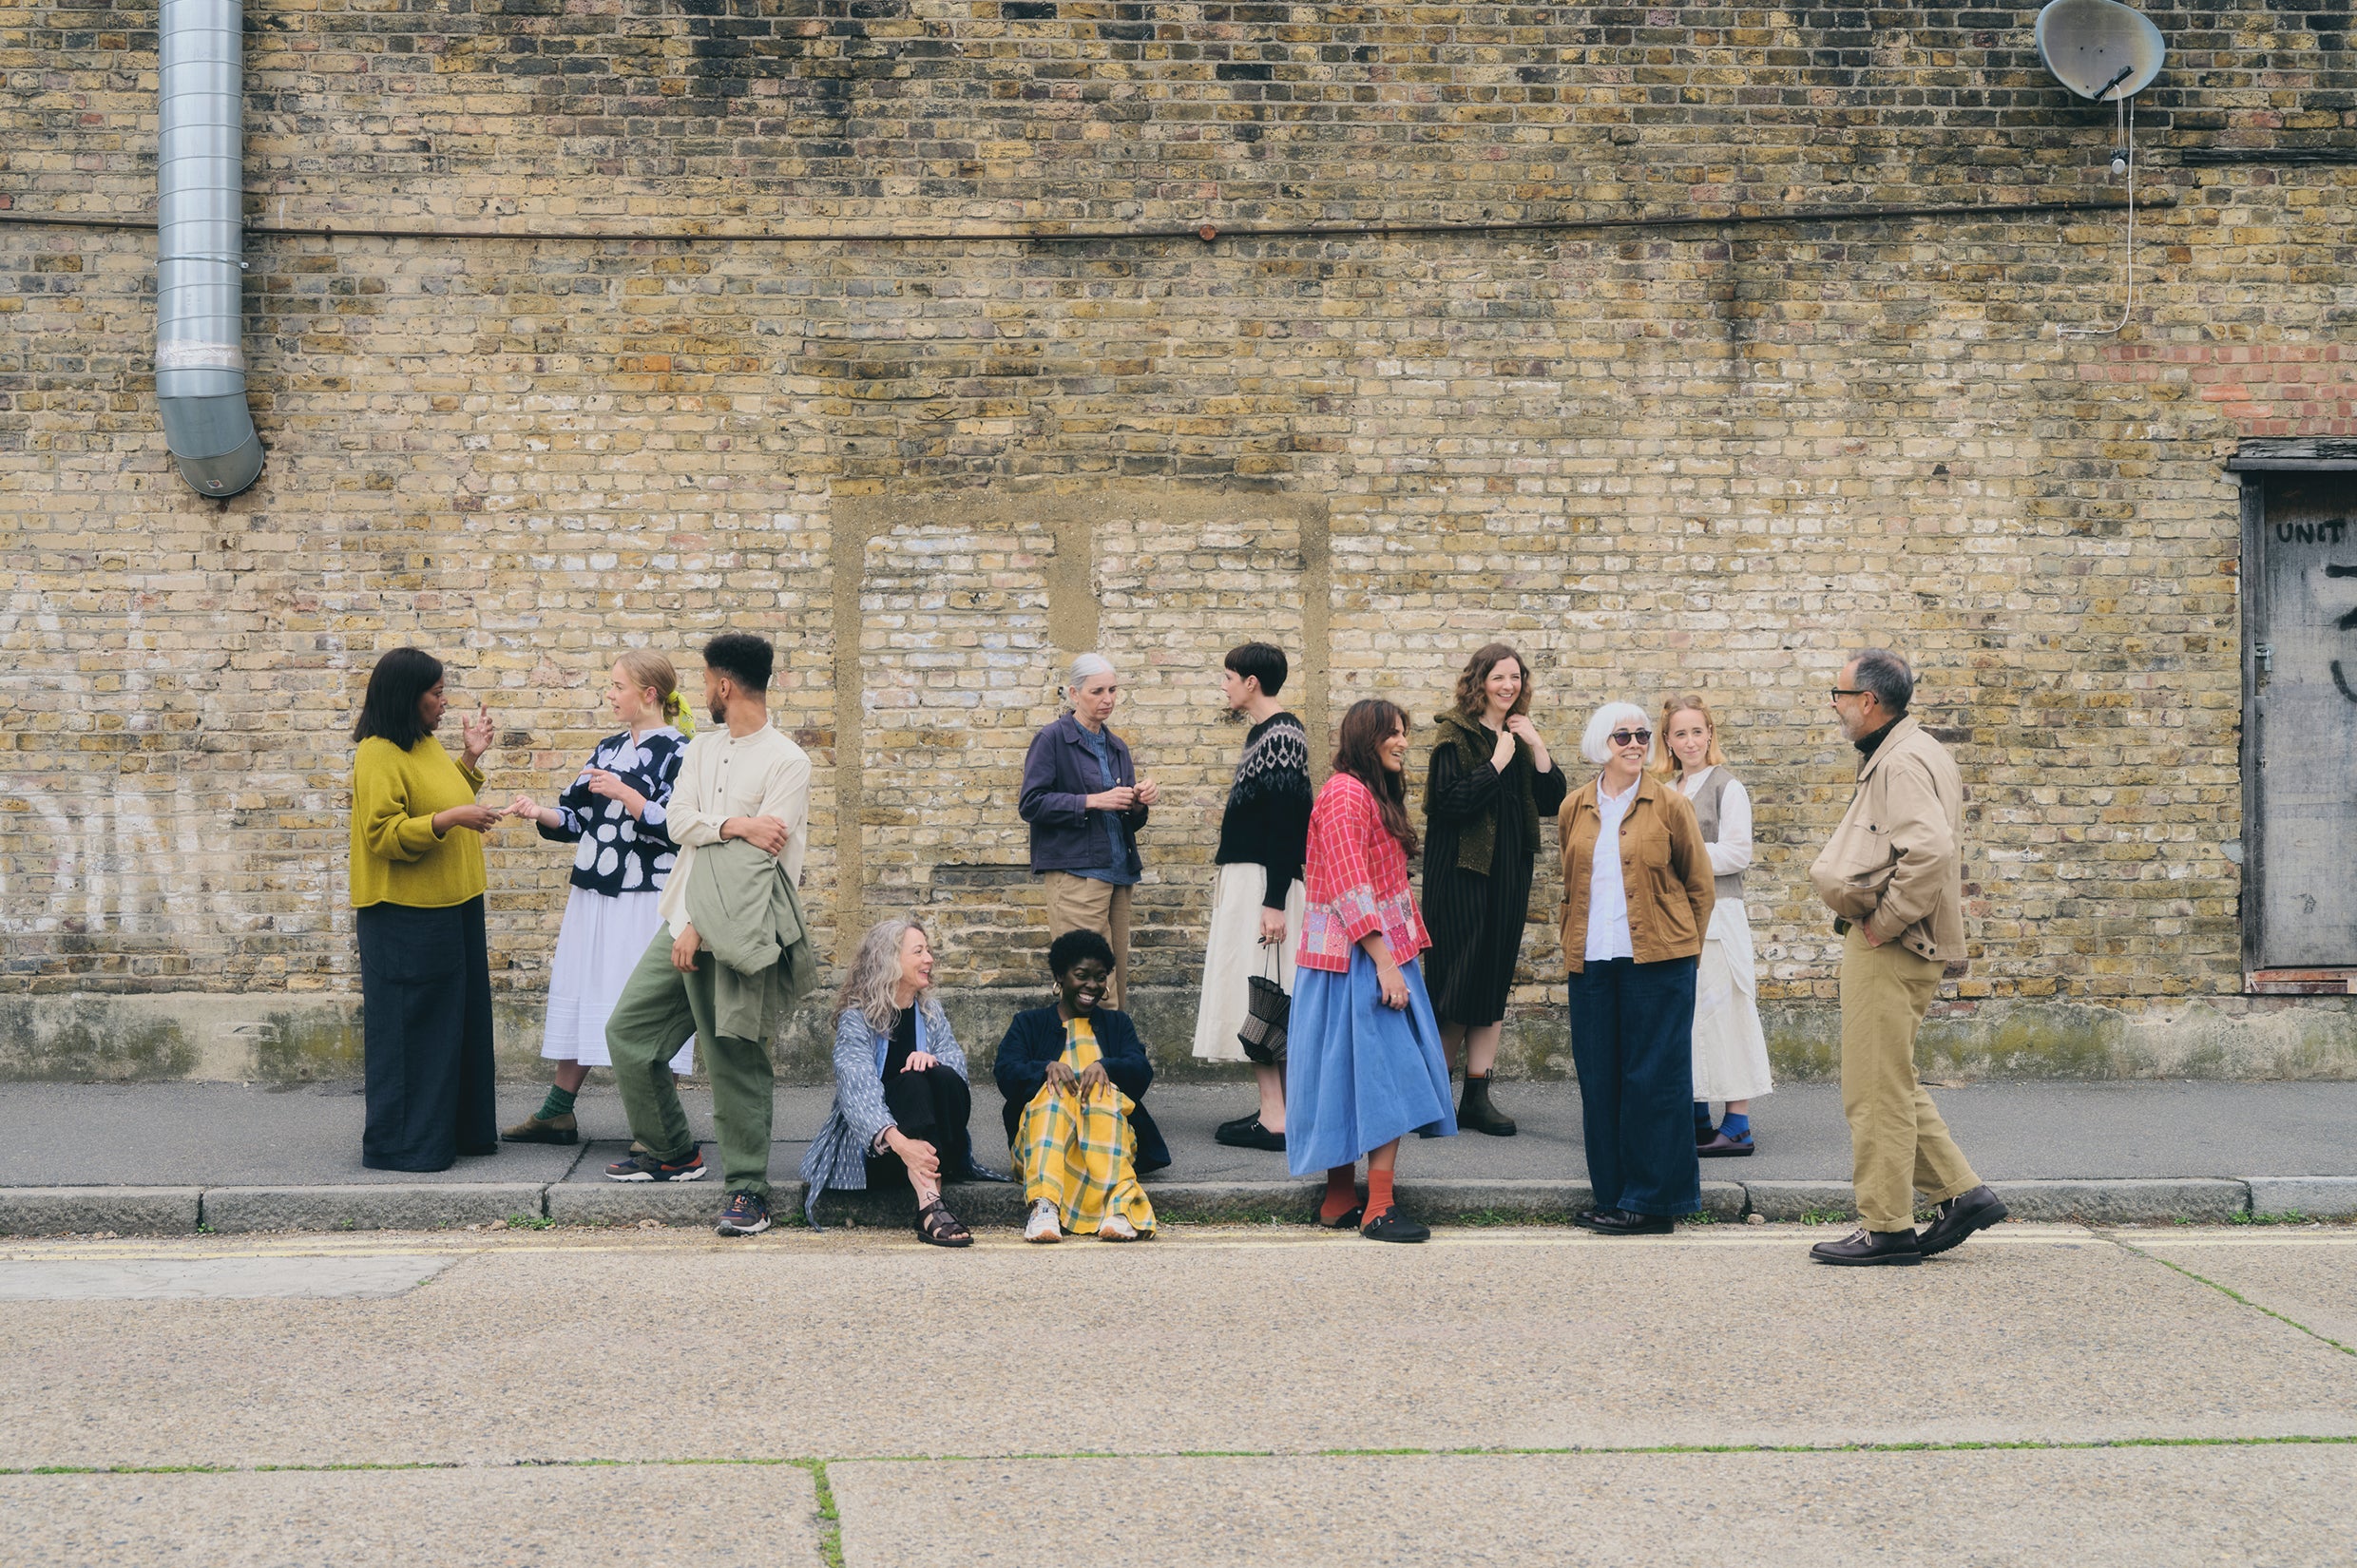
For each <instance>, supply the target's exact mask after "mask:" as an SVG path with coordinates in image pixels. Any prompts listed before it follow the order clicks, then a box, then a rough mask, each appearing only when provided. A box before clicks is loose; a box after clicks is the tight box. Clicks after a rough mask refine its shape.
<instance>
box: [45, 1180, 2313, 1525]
mask: <svg viewBox="0 0 2357 1568" xmlns="http://www.w3.org/2000/svg"><path fill="white" fill-rule="evenodd" d="M1822 1233H1823V1232H1821V1231H1812V1230H1809V1229H1806V1228H1803V1227H1799V1226H1777V1225H1770V1226H1758V1227H1736V1228H1717V1229H1704V1230H1700V1231H1687V1232H1683V1233H1680V1234H1678V1235H1677V1236H1674V1237H1665V1238H1658V1239H1655V1238H1646V1239H1640V1240H1629V1241H1605V1240H1601V1239H1598V1238H1594V1237H1590V1236H1586V1235H1584V1234H1581V1233H1570V1232H1564V1231H1559V1230H1511V1229H1506V1230H1493V1231H1465V1230H1445V1231H1443V1232H1442V1233H1441V1234H1440V1235H1439V1236H1438V1237H1437V1238H1436V1240H1435V1241H1434V1242H1433V1243H1432V1244H1430V1245H1428V1246H1427V1247H1423V1248H1386V1247H1381V1246H1378V1245H1375V1244H1372V1243H1369V1242H1365V1241H1361V1240H1359V1239H1357V1238H1356V1237H1352V1236H1329V1235H1323V1234H1318V1233H1310V1232H1307V1231H1302V1230H1296V1229H1291V1228H1276V1229H1271V1228H1266V1227H1192V1226H1180V1227H1175V1228H1173V1229H1172V1231H1171V1232H1170V1233H1168V1234H1166V1235H1164V1236H1163V1237H1161V1238H1159V1239H1157V1240H1155V1241H1152V1242H1148V1243H1144V1244H1140V1245H1134V1246H1129V1247H1116V1246H1108V1245H1104V1244H1102V1243H1094V1242H1067V1243H1065V1244H1064V1245H1062V1246H1059V1247H1055V1248H1035V1247H1025V1245H1024V1244H1022V1243H1021V1242H1019V1241H1017V1240H1015V1239H1013V1238H1012V1237H1008V1236H1003V1235H1000V1236H988V1237H986V1238H985V1240H984V1241H983V1243H982V1244H981V1245H979V1246H977V1247H975V1248H974V1249H971V1250H969V1251H968V1252H962V1253H950V1252H940V1251H937V1250H933V1249H928V1248H922V1247H919V1246H918V1245H916V1244H915V1243H914V1242H913V1240H911V1239H909V1238H907V1237H905V1236H902V1235H899V1234H874V1233H859V1234H853V1235H842V1234H834V1235H823V1236H822V1235H813V1234H810V1233H807V1232H782V1233H772V1234H770V1235H766V1236H762V1237H758V1238H755V1239H753V1240H750V1241H745V1242H738V1243H725V1242H721V1241H719V1239H718V1238H715V1237H712V1236H709V1235H706V1234H698V1233H677V1232H639V1231H626V1232H586V1231H570V1232H567V1231H554V1232H546V1233H526V1234H516V1233H507V1234H500V1235H489V1234H480V1233H478V1234H474V1235H465V1234H461V1235H455V1236H454V1235H451V1234H449V1233H439V1234H394V1233H388V1234H383V1235H372V1236H353V1237H335V1236H308V1237H304V1236H291V1237H279V1238H261V1237H254V1238H187V1239H180V1240H148V1241H114V1242H90V1241H29V1242H15V1243H9V1244H6V1245H5V1247H0V1261H6V1262H8V1263H10V1264H14V1265H20V1266H21V1265H60V1264H74V1265H79V1266H82V1267H84V1268H95V1267H99V1266H102V1265H115V1266H126V1267H127V1266H133V1265H135V1266H136V1267H137V1268H138V1269H140V1270H142V1271H144V1272H147V1273H148V1274H149V1275H151V1276H153V1277H156V1278H163V1277H167V1276H168V1275H169V1274H170V1273H171V1272H173V1271H174V1270H175V1269H176V1268H177V1269H194V1268H196V1267H198V1266H199V1265H203V1264H217V1263H219V1262H220V1261H222V1260H224V1259H226V1260H247V1261H248V1262H250V1263H252V1264H254V1265H255V1266H257V1268H258V1270H259V1271H260V1272H257V1274H256V1276H255V1277H256V1280H257V1282H258V1284H270V1283H273V1282H274V1281H275V1282H277V1283H278V1285H282V1284H283V1279H284V1272H295V1273H300V1272H302V1271H304V1270H306V1269H316V1270H317V1271H319V1272H320V1273H321V1275H322V1277H325V1276H326V1274H328V1273H329V1272H331V1271H333V1270H335V1269H341V1270H343V1271H344V1277H347V1278H350V1277H352V1265H353V1264H355V1262H356V1261H358V1260H362V1259H379V1260H385V1261H386V1262H387V1263H388V1264H389V1265H390V1266H392V1267H394V1268H396V1269H399V1270H411V1269H413V1270H415V1272H416V1274H417V1277H418V1278H419V1279H420V1280H422V1281H423V1282H422V1283H418V1284H414V1285H412V1286H411V1287H410V1288H408V1289H407V1290H404V1291H399V1292H398V1293H396V1294H393V1295H384V1294H381V1293H374V1292H372V1291H366V1290H361V1289H357V1288H356V1287H355V1288H348V1289H344V1290H340V1291H322V1292H320V1293H319V1294H317V1295H316V1296H303V1295H291V1294H288V1293H286V1292H285V1291H283V1290H282V1289H279V1290H277V1291H276V1293H273V1294H268V1295H257V1296H255V1297H253V1298H249V1299H218V1298H217V1299H199V1300H169V1301H167V1300H125V1299H119V1298H108V1297H105V1296H101V1295H92V1294H90V1293H88V1292H86V1291H84V1292H80V1293H76V1291H71V1290H65V1289H61V1290H59V1291H54V1292H52V1293H51V1294H50V1295H48V1296H47V1297H44V1296H43V1295H42V1294H41V1293H40V1292H39V1291H30V1290H25V1291H18V1292H17V1294H18V1297H19V1299H17V1300H15V1301H14V1302H12V1304H11V1305H10V1310H9V1311H10V1333H9V1334H8V1335H7V1336H5V1337H0V1472H11V1473H5V1474H0V1506H5V1507H7V1508H8V1509H9V1512H10V1517H11V1520H13V1521H14V1523H13V1524H12V1529H13V1530H14V1532H15V1539H14V1542H13V1544H14V1546H15V1547H16V1548H17V1549H18V1550H21V1551H22V1552H23V1553H24V1554H25V1555H26V1556H27V1558H28V1560H43V1561H48V1560H55V1561H73V1562H85V1561H87V1562H102V1563H117V1562H121V1563H149V1562H160V1561H183V1560H184V1561H234V1562H239V1563H241V1564H243V1563H252V1564H275V1563H281V1562H284V1563H290V1564H292V1563H302V1564H305V1565H312V1564H320V1563H341V1562H381V1561H387V1560H401V1561H405V1562H415V1563H422V1564H442V1563H453V1564H475V1563H486V1564H488V1563H494V1562H496V1563H501V1564H536V1563H547V1564H551V1565H554V1564H558V1563H564V1564H574V1563H591V1564H596V1563H605V1562H615V1563H622V1562H630V1561H640V1562H642V1561H647V1560H665V1561H696V1562H738V1561H752V1560H756V1559H757V1560H760V1561H763V1562H765V1563H786V1564H793V1563H803V1562H808V1563H812V1564H814V1565H817V1564H824V1563H828V1562H833V1561H840V1562H842V1563H845V1564H848V1565H852V1568H874V1565H884V1564H893V1565H898V1564H907V1563H937V1562H938V1563H949V1562H964V1561H973V1562H1013V1561H1016V1560H1021V1561H1023V1562H1025V1563H1026V1564H1064V1563H1074V1564H1078V1563H1082V1562H1083V1561H1085V1562H1087V1563H1089V1564H1092V1565H1093V1564H1097V1563H1102V1562H1104V1561H1108V1560H1111V1561H1129V1560H1152V1561H1158V1562H1166V1563H1171V1564H1197V1563H1208V1564H1226V1563H1237V1564H1242V1563H1254V1564H1262V1563H1285V1564H1292V1563H1310V1564H1321V1565H1322V1564H1329V1563H1331V1564H1336V1565H1340V1564H1346V1563H1347V1564H1365V1563H1378V1564H1383V1563H1408V1562H1417V1563H1445V1564H1454V1563H1518V1564H1519V1563H1558V1562H1560V1563H1573V1562H1580V1563H1586V1562H1658V1561H1661V1560H1665V1559H1667V1558H1672V1557H1676V1558H1680V1559H1682V1558H1690V1557H1691V1558H1701V1559H1703V1560H1752V1561H1759V1560H1782V1561H1810V1562H1812V1563H1814V1562H1826V1563H1837V1564H1838V1563H1850V1562H1869V1561H1870V1562H1878V1563H1887V1562H1894V1561H1895V1562H1930V1561H1934V1560H1938V1561H1943V1562H1976V1563H2023V1564H2030V1563H2036V1564H2041V1565H2042V1564H2048V1563H2054V1562H2070V1561H2122V1560H2137V1561H2151V1562H2160V1563H2174V1562H2187V1563H2191V1562H2196V1561H2199V1562H2214V1561H2221V1560H2225V1561H2252V1562H2269V1563H2282V1564H2307V1563H2328V1562H2342V1561H2346V1560H2347V1525H2346V1519H2345V1510H2344V1508H2343V1505H2342V1501H2341V1500H2342V1499H2344V1498H2345V1497H2346V1496H2347V1494H2348V1492H2349V1489H2350V1486H2351V1483H2352V1482H2357V1339H2352V1338H2350V1337H2348V1336H2347V1329H2346V1327H2345V1325H2347V1321H2348V1316H2349V1314H2348V1311H2347V1308H2346V1306H2345V1305H2343V1304H2345V1303H2346V1302H2347V1301H2348V1300H2351V1299H2357V1233H2352V1232H2350V1231H2348V1230H2346V1229H2342V1228H2338V1227H2326V1228H2320V1229H2318V1228H2301V1229H2299V1230H2296V1231H2289V1232H2287V1231H2280V1230H2265V1231H2262V1230H2253V1229H2249V1228H2239V1229H2232V1230H2224V1229H2221V1230H2176V1229H2172V1230H2167V1231H2161V1232H2119V1233H2116V1232H2106V1231H2098V1230H2091V1229H2085V1228H2079V1227H2070V1226H2042V1225H2023V1226H2007V1227H2002V1228H2001V1229H2000V1230H1999V1231H1997V1232H1995V1233H1990V1234H1988V1235H1984V1236H1982V1237H1979V1238H1976V1239H1975V1240H1974V1241H1973V1242H1971V1243H1969V1244H1967V1245H1966V1246H1965V1247H1964V1248H1963V1249H1961V1250H1959V1251H1958V1252H1954V1253H1952V1254H1949V1255H1948V1256H1947V1257H1945V1258H1942V1259H1939V1260H1935V1261H1933V1262H1931V1263H1927V1264H1926V1265H1924V1266H1922V1267H1920V1268H1916V1269H1911V1270H1889V1271H1835V1270H1829V1269H1824V1268H1820V1267H1816V1266H1813V1265H1811V1264H1810V1263H1808V1262H1807V1261H1806V1256H1805V1245H1806V1243H1807V1242H1808V1241H1809V1240H1811V1239H1813V1238H1814V1237H1815V1236H1816V1235H1820V1234H1822ZM264 1265H266V1269H263V1268H261V1266H264ZM429 1265H432V1266H433V1267H429ZM58 1277H63V1276H58ZM216 1277H217V1278H218V1275H217V1276H216ZM1985 1444H1998V1445H2022V1446H2020V1447H2010V1446H2008V1447H2001V1448H1998V1449H1994V1450H1991V1449H1984V1448H1979V1447H1975V1446H1973V1445H1985ZM1694 1447H1710V1448H1713V1449H1731V1448H1732V1449H1736V1450H1744V1451H1738V1452H1710V1453H1696V1452H1690V1451H1679V1450H1681V1449H1688V1448H1694ZM1514 1450H1520V1451H1514ZM278 1465H284V1466H292V1467H294V1468H293V1469H292V1470H291V1471H271V1470H268V1469H266V1468H265V1467H268V1466H278ZM185 1466H212V1467H220V1470H221V1471H222V1473H219V1474H182V1473H173V1474H153V1473H144V1471H147V1470H159V1469H163V1468H171V1469H173V1470H175V1471H177V1470H178V1469H180V1468H181V1467H185ZM329 1466H354V1467H356V1468H354V1469H350V1470H331V1469H328V1468H327V1467H329ZM398 1466H430V1467H431V1468H429V1469H425V1470H407V1469H400V1468H396V1467H398ZM36 1468H40V1469H51V1470H63V1471H65V1472H67V1473H64V1474H43V1475H33V1474H29V1473H27V1472H29V1471H31V1470H34V1469H36ZM100 1472H107V1473H100ZM830 1510H831V1511H832V1513H833V1515H834V1517H832V1518H830V1517H827V1515H828V1514H829V1512H830ZM429 1521H431V1524H429ZM837 1554H839V1555H837Z"/></svg>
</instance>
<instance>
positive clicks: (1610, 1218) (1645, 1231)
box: [1588, 1209, 1677, 1236]
mask: <svg viewBox="0 0 2357 1568" xmlns="http://www.w3.org/2000/svg"><path fill="white" fill-rule="evenodd" d="M1588 1229H1589V1230H1591V1231H1594V1232H1595V1233H1597V1234H1598V1235H1600V1236H1665V1235H1668V1234H1669V1233H1671V1232H1672V1231H1675V1230H1677V1220H1675V1219H1672V1218H1671V1217H1670V1216H1669V1215H1667V1214H1631V1213H1629V1212H1628V1211H1627V1210H1626V1209H1614V1210H1611V1211H1608V1212H1607V1213H1604V1214H1598V1215H1596V1216H1595V1221H1594V1223H1592V1224H1591V1225H1589V1226H1588Z"/></svg>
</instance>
